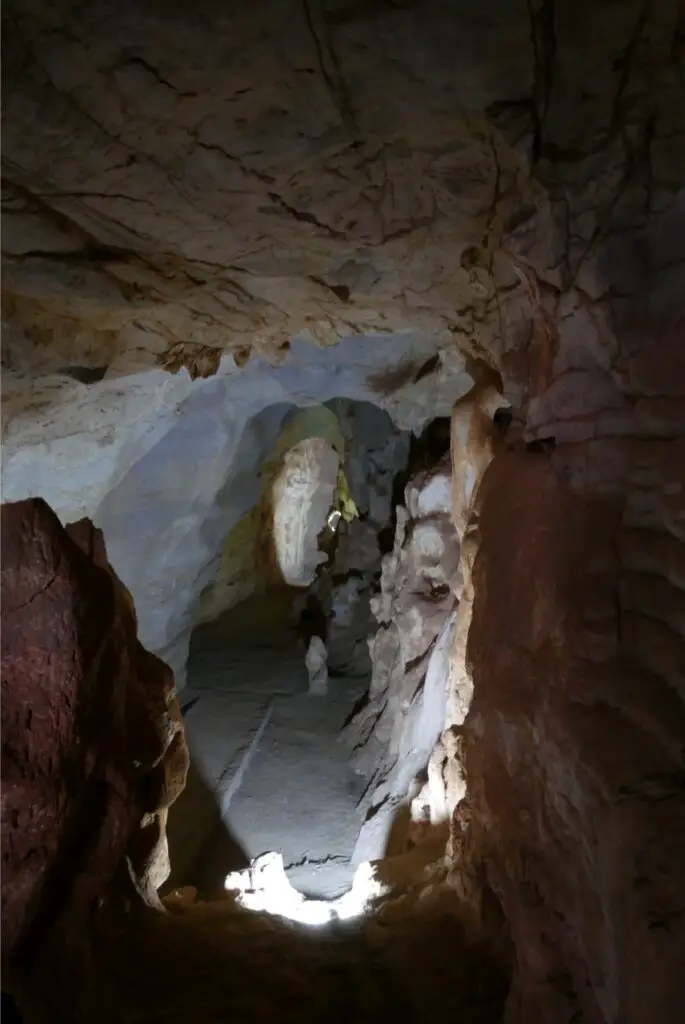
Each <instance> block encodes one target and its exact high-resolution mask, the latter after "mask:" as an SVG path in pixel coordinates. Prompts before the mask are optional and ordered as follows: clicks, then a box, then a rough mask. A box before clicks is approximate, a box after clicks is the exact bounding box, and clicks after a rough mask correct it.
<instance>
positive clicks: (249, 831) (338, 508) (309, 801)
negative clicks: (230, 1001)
mask: <svg viewBox="0 0 685 1024" xmlns="http://www.w3.org/2000/svg"><path fill="white" fill-rule="evenodd" d="M267 427H268V429H267ZM257 435H259V436H260V437H261V438H262V443H261V445H260V447H259V449H257V448H256V446H255V444H254V442H253V440H248V439H246V438H245V437H243V439H242V440H241V441H240V442H239V444H238V448H237V450H236V456H235V458H234V462H233V469H232V472H231V476H230V477H229V479H227V481H226V484H225V486H222V487H221V488H220V489H219V499H218V500H219V503H220V506H221V508H222V509H223V510H224V514H225V515H226V519H227V520H228V521H229V522H230V523H233V525H232V527H231V528H230V529H229V530H228V532H227V533H225V534H224V537H223V540H221V539H219V534H218V530H217V531H216V532H215V533H214V536H215V537H216V540H215V544H216V545H217V548H218V553H217V556H216V557H215V558H214V560H213V563H212V564H213V570H212V578H210V579H209V580H208V582H207V584H206V585H205V587H204V589H203V592H202V594H201V595H200V598H199V602H198V604H197V615H196V625H195V629H194V630H193V633H192V637H191V641H190V655H189V659H188V666H187V683H186V687H185V689H184V691H183V693H182V707H183V708H184V713H185V722H186V729H187V735H188V740H189V746H190V751H191V756H192V758H193V762H194V769H193V771H194V772H195V773H196V774H197V778H196V779H195V783H194V785H192V786H190V787H188V791H187V792H186V793H185V794H184V795H183V796H182V798H181V799H180V800H179V801H178V803H177V804H176V805H174V807H173V808H172V811H171V816H170V821H169V837H170V847H171V854H172V858H171V859H172V865H173V866H174V871H173V875H172V878H171V880H170V885H171V886H172V887H174V886H177V885H179V884H181V883H184V882H186V881H189V880H191V879H192V880H193V882H194V884H199V885H200V887H201V888H202V887H203V886H204V887H206V889H207V890H211V888H212V887H213V886H214V885H215V884H216V882H217V880H219V879H223V876H224V875H225V874H226V873H227V872H228V871H230V870H233V869H235V868H239V867H242V866H244V864H243V863H241V859H240V854H241V853H242V854H244V857H245V858H248V859H249V858H252V857H255V856H257V855H259V854H261V853H263V852H264V850H272V849H273V850H277V851H279V852H280V853H281V854H282V855H283V858H284V864H285V870H286V874H287V876H288V878H289V879H290V881H291V882H292V883H293V884H294V885H296V887H297V888H298V889H300V890H301V891H303V892H306V893H308V894H311V895H314V896H319V897H323V896H325V897H332V896H336V895H338V894H340V893H341V892H343V891H345V890H346V889H347V888H349V885H350V882H351V879H352V876H353V873H354V865H353V863H352V855H353V852H354V848H355V845H356V842H357V838H358V835H359V829H360V827H361V823H362V818H363V810H362V808H361V807H360V804H359V801H360V797H361V795H362V792H363V789H364V787H365V785H366V782H365V780H364V778H363V777H362V776H361V775H358V774H355V772H354V771H353V770H352V769H351V767H350V763H349V752H348V750H347V749H346V747H345V745H344V744H342V743H340V742H338V740H339V737H340V731H341V729H342V726H343V724H344V722H345V721H346V720H347V719H348V718H349V717H350V715H351V713H352V712H353V710H354V708H355V707H356V706H357V705H358V704H359V702H360V700H361V699H362V698H363V697H364V696H365V695H366V693H367V691H368V687H369V683H370V679H371V674H372V663H371V657H370V653H369V644H370V642H371V641H372V638H373V635H374V634H375V632H376V630H377V628H378V620H377V617H376V615H375V614H374V602H375V601H376V600H377V598H378V595H379V594H380V578H381V567H382V562H383V557H384V555H386V554H387V552H388V548H387V533H388V530H390V531H391V532H393V531H394V524H395V519H396V507H397V502H398V500H400V501H401V500H404V497H403V487H402V486H399V488H398V481H400V484H401V482H402V481H405V480H406V473H407V468H408V460H409V451H410V434H409V433H408V432H406V431H402V430H400V429H399V428H398V427H397V426H396V425H395V424H394V423H393V421H392V419H391V418H390V416H389V415H388V414H387V413H386V412H384V411H382V410H381V409H379V408H377V407H376V406H374V405H372V404H371V403H367V402H359V401H354V400H350V399H343V398H340V399H338V398H336V399H332V400H330V401H328V402H326V403H324V404H322V405H320V406H313V407H309V408H305V409H297V408H296V407H294V406H290V407H288V408H286V407H279V408H278V410H277V411H275V410H272V411H269V410H265V411H264V412H263V413H261V414H260V417H259V421H258V422H257V421H254V420H253V421H251V424H250V428H249V437H250V438H254V437H255V436H257ZM248 450H249V453H250V461H249V463H248V455H247V452H248ZM243 453H244V454H243ZM236 464H238V465H243V466H244V467H245V472H246V473H248V472H249V474H250V475H251V477H252V478H254V479H255V480H257V481H258V487H257V488H256V489H255V488H253V503H252V504H251V506H250V507H249V508H244V503H243V505H242V506H241V509H242V514H241V516H240V518H236V514H235V511H234V512H231V508H233V506H234V502H235V497H236V495H235V487H236V483H235V466H236ZM248 466H249V468H248ZM216 517H217V514H216V513H215V512H213V513H212V515H211V516H210V519H212V521H215V520H216V526H218V519H217V518H216ZM212 529H215V527H212ZM390 548H392V541H391V543H390ZM207 790H209V791H211V793H212V795H213V798H214V799H213V801H210V800H209V799H208V797H207ZM213 804H214V805H216V807H218V809H219V817H220V819H221V824H222V825H223V828H221V827H220V823H219V822H218V821H217V815H216V807H214V806H213ZM225 833H228V834H229V835H230V837H231V840H232V842H231V843H228V842H227V841H226V835H225Z"/></svg>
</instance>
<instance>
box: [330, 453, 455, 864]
mask: <svg viewBox="0 0 685 1024" xmlns="http://www.w3.org/2000/svg"><path fill="white" fill-rule="evenodd" d="M450 495H451V471H450V460H449V457H446V458H445V459H443V460H442V462H441V463H439V464H438V465H437V466H435V467H433V468H432V469H431V470H426V471H421V472H420V473H419V474H417V475H416V476H414V477H412V478H411V479H410V481H409V483H408V484H407V487H406V489H405V505H404V506H399V507H398V509H397V526H396V531H395V542H394V547H393V550H392V552H391V553H390V554H389V555H386V557H385V558H384V560H383V569H382V576H381V592H380V594H379V595H378V596H377V597H375V598H374V599H373V601H372V610H373V612H374V614H375V616H376V619H377V621H378V629H377V632H376V633H375V635H374V636H373V638H372V639H371V641H370V645H369V649H370V653H371V662H372V666H373V674H372V679H371V686H370V690H369V696H368V701H367V703H366V704H365V706H364V707H363V708H362V709H361V710H360V711H359V713H358V714H357V715H356V716H355V718H354V719H353V720H352V722H351V723H350V725H349V726H348V728H347V730H346V739H347V741H348V742H349V743H350V744H351V746H352V747H353V749H354V752H355V753H354V763H355V766H356V769H357V770H358V771H359V772H360V773H361V774H363V775H366V776H367V777H368V783H369V785H368V787H367V792H366V797H365V805H366V807H367V808H368V810H369V815H368V820H367V822H366V824H365V825H364V828H363V829H362V834H361V837H360V841H359V844H358V849H357V854H356V856H357V859H358V860H364V859H373V858H374V857H379V856H382V854H383V853H384V852H385V849H386V846H387V843H388V840H389V837H390V830H391V825H392V822H393V819H394V818H395V817H396V816H397V815H398V814H399V813H400V811H401V806H402V805H403V804H404V803H406V801H407V795H408V791H409V786H410V783H411V782H412V780H413V778H414V777H415V776H416V775H417V774H419V773H420V772H422V771H424V769H425V768H426V764H427V762H428V759H429V755H430V753H431V751H432V749H433V746H434V744H435V742H436V740H437V739H438V736H439V734H440V732H441V731H442V730H443V728H444V724H445V720H446V716H447V702H448V693H450V691H451V690H452V689H453V687H451V686H450V668H451V659H450V657H449V652H450V649H451V646H452V643H453V639H454V626H455V614H454V613H455V606H456V604H457V601H458V598H459V594H460V590H461V583H460V576H459V572H458V565H459V543H458V541H457V536H456V533H455V530H454V527H453V525H452V520H451V497H450ZM467 706H468V701H466V704H465V707H464V713H465V710H466V707H467ZM462 718H463V715H462Z"/></svg>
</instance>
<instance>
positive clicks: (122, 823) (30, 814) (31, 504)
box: [2, 500, 188, 1019]
mask: <svg viewBox="0 0 685 1024" xmlns="http://www.w3.org/2000/svg"><path fill="white" fill-rule="evenodd" d="M187 770H188V750H187V747H186V743H185V735H184V730H183V725H182V721H181V713H180V710H179V707H178V704H177V702H176V699H175V697H174V694H173V678H172V676H171V673H170V672H169V670H168V668H167V667H166V665H164V664H162V662H160V661H159V660H158V659H157V658H155V657H153V656H152V655H151V654H149V653H148V652H147V651H145V650H144V649H143V648H142V647H141V645H140V644H139V643H138V640H137V638H136V619H135V611H134V609H133V605H132V602H131V598H130V595H129V594H128V593H127V592H126V591H125V589H124V588H123V587H122V585H121V583H120V582H119V580H117V578H116V576H115V575H114V574H113V573H112V571H111V569H110V567H109V564H108V561H107V555H106V552H105V547H104V544H103V541H102V535H101V534H100V533H99V531H97V530H94V528H93V526H92V523H90V522H88V521H87V520H82V521H81V522H79V523H77V524H74V525H72V526H71V527H69V529H68V530H64V529H63V527H62V526H61V525H60V523H59V520H58V519H57V517H56V516H55V515H54V513H53V512H52V510H51V509H50V508H49V507H48V506H47V505H46V504H45V503H44V502H42V501H40V500H37V501H25V502H18V503H13V504H4V505H3V506H2V775H3V779H2V783H3V786H2V789H3V792H2V935H3V944H2V958H3V960H2V962H3V989H5V990H9V991H12V990H15V991H18V992H20V993H21V994H22V995H23V996H24V997H26V998H27V999H28V1004H29V1005H30V1004H31V1000H32V975H33V972H34V970H37V971H39V970H40V968H39V964H40V965H42V966H43V967H45V964H46V962H49V961H50V960H51V959H53V958H55V957H58V958H60V959H62V958H64V959H63V965H64V966H65V968H66V971H67V974H69V973H70V972H71V970H72V969H73V970H74V971H75V973H76V975H78V974H79V972H80V970H81V969H82V967H83V958H84V957H86V956H87V955H88V953H89V948H88V943H87V941H86V937H87V936H88V935H89V933H90V931H91V927H92V923H93V920H94V919H95V918H96V917H97V915H98V914H99V913H100V911H102V910H103V908H104V907H106V906H110V907H111V905H112V901H114V903H115V904H117V903H118V902H121V901H123V900H124V899H125V898H126V897H127V896H128V898H129V899H130V898H131V897H132V896H137V897H138V898H140V897H143V898H144V899H145V900H146V901H147V902H148V903H154V902H155V901H156V896H155V892H156V890H157V888H158V887H159V886H160V885H161V884H162V883H163V882H164V880H165V879H166V877H167V875H168V873H169V859H168V851H167V846H166V816H167V811H168V808H169V806H170V805H171V803H172V802H173V801H174V800H175V799H176V797H177V796H178V794H179V793H180V791H181V790H182V788H183V786H184V784H185V778H186V773H187ZM132 882H133V884H134V885H135V893H134V889H133V887H132V885H131V883H132ZM70 960H71V961H72V964H71V965H69V961H70ZM44 980H45V979H43V981H44ZM60 983H62V984H65V986H66V987H68V981H67V978H66V977H65V976H62V977H61V978H60ZM38 1019H42V1018H38Z"/></svg>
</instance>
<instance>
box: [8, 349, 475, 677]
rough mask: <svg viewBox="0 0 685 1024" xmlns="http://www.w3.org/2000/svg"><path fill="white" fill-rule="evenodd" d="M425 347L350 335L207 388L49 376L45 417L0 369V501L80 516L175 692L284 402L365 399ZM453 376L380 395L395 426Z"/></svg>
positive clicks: (254, 494) (410, 419) (148, 378)
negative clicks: (0, 415)
mask: <svg viewBox="0 0 685 1024" xmlns="http://www.w3.org/2000/svg"><path fill="white" fill-rule="evenodd" d="M435 344H436V342H435V339H426V338H421V337H419V336H416V335H411V336H406V337H393V336H389V337H378V338H375V339H369V338H356V339H355V338H350V339H347V340H346V341H345V342H342V343H341V345H340V346H338V349H324V350H321V349H316V348H312V346H311V345H308V344H305V343H304V342H303V343H300V344H297V343H293V346H292V351H291V356H290V359H289V360H288V362H287V363H285V364H284V365H283V366H281V367H277V368H272V367H269V366H268V365H266V364H265V363H260V362H255V363H254V364H252V363H251V364H250V365H248V366H247V367H245V369H244V370H243V371H242V372H240V373H237V372H233V373H228V372H226V373H223V374H219V375H218V376H217V377H214V378H212V379H211V380H198V381H195V382H192V381H190V379H189V378H188V377H187V375H185V374H184V375H182V376H181V377H174V376H170V375H169V374H165V373H162V372H161V371H156V372H155V373H152V374H141V375H136V376H131V377H127V378H126V382H123V381H122V379H121V378H117V379H116V380H112V381H107V380H105V381H103V382H102V383H101V384H99V385H88V386H86V385H83V384H77V383H74V382H71V384H66V385H64V384H57V383H56V382H55V381H53V384H54V388H55V389H56V391H57V392H58V393H59V396H60V397H59V400H57V399H55V404H51V405H50V408H49V409H48V408H47V407H43V412H40V410H34V409H33V408H31V407H30V403H29V398H30V396H31V395H33V396H34V397H35V386H36V385H34V384H31V385H30V386H31V388H32V389H34V390H32V391H31V392H27V391H26V390H25V388H26V386H28V382H26V381H25V382H24V384H21V383H20V382H19V383H17V384H16V385H15V386H13V385H12V383H11V380H10V379H9V377H10V375H9V374H6V375H4V377H3V410H4V413H5V414H6V415H7V417H8V419H9V423H8V426H7V434H6V435H5V439H4V441H3V491H4V496H5V497H6V498H8V499H10V498H20V497H25V496H27V495H31V494H41V495H43V496H44V497H45V498H46V499H47V500H48V501H49V502H50V504H51V505H52V506H53V507H54V508H55V510H56V511H57V512H58V514H59V515H60V517H61V518H62V520H63V521H69V520H70V519H76V518H80V517H81V516H82V515H84V514H88V515H89V516H91V518H93V519H94V520H95V521H96V522H97V524H98V525H99V526H100V527H101V528H102V529H103V530H104V533H105V536H106V538H107V546H108V551H109V555H110V559H111V561H112V564H113V566H114V567H115V569H116V572H117V574H118V576H119V577H120V578H121V579H122V580H123V581H124V582H125V583H126V585H127V587H128V588H129V590H130V591H131V594H132V595H133V598H134V600H135V604H136V609H137V611H138V617H139V622H140V635H141V641H142V642H143V643H144V644H145V646H146V647H147V648H148V649H149V650H151V651H152V652H154V653H157V654H158V655H159V656H160V657H162V658H163V660H164V661H166V662H167V663H168V664H169V665H171V667H172V669H173V671H174V676H175V678H176V682H177V685H182V684H183V681H184V677H185V662H186V657H187V651H188V642H189V639H190V633H191V631H192V628H193V626H194V624H195V623H196V621H197V616H198V613H199V611H200V597H201V594H202V592H203V591H204V590H205V588H206V587H207V585H208V584H210V583H211V582H212V581H213V580H214V579H215V576H216V573H217V569H218V563H219V560H220V557H221V551H222V546H223V544H224V543H225V540H226V537H227V535H230V534H231V531H232V530H233V529H234V528H235V527H236V525H237V524H239V523H240V522H241V521H242V520H243V518H244V517H245V516H246V515H248V514H249V513H250V511H251V510H252V509H254V508H255V506H256V505H258V503H259V500H260V495H261V493H262V483H263V480H262V479H261V478H260V473H259V469H260V465H261V466H263V465H264V461H265V460H268V459H269V458H270V457H271V456H272V455H273V452H274V448H275V447H276V446H277V444H278V441H279V438H280V437H281V436H282V435H283V433H284V432H285V431H286V430H287V427H288V423H289V421H290V418H291V417H293V412H294V407H295V406H297V405H311V404H313V403H314V404H317V405H318V404H319V403H323V402H328V401H330V400H331V399H332V398H334V397H335V396H336V395H341V394H344V395H347V396H349V397H350V398H352V399H356V400H359V401H363V402H366V403H370V402H373V401H376V400H377V396H376V393H375V392H374V390H373V388H372V387H371V386H370V385H369V384H368V383H367V378H368V377H370V376H373V373H374V372H380V370H381V369H382V368H385V367H387V366H388V365H389V364H390V365H391V364H392V363H393V361H394V360H398V361H399V362H404V361H406V360H407V359H408V358H409V357H410V356H411V354H412V353H413V354H414V355H416V353H417V352H418V353H421V356H420V358H421V359H424V358H426V357H427V356H429V355H430V354H431V352H433V353H434V351H435ZM461 370H463V361H461V362H460V361H459V360H457V361H456V363H455V364H454V365H452V366H451V367H450V369H449V371H448V372H446V373H445V374H444V375H443V377H442V378H441V379H440V380H437V381H436V380H435V379H431V378H423V379H422V380H421V381H419V382H418V383H416V384H412V383H411V382H409V383H408V384H407V386H406V387H404V388H402V389H400V391H399V392H397V393H396V394H395V395H394V396H391V397H386V398H383V399H378V400H379V401H382V402H383V404H384V405H385V407H386V408H388V409H389V411H391V412H392V413H393V415H394V416H396V417H397V420H398V422H399V424H400V425H401V426H403V427H404V428H412V427H420V426H421V424H422V423H423V422H424V420H425V419H426V418H429V417H430V416H432V415H433V409H434V408H435V407H436V403H437V407H438V408H442V409H443V411H444V412H445V413H446V412H448V411H449V407H450V405H451V402H452V401H453V397H454V394H455V391H456V393H461V392H462V391H464V390H466V388H467V387H468V386H469V382H470V378H469V377H468V376H467V375H466V374H464V373H462V372H461ZM146 382H147V383H146ZM148 386H149V387H150V388H152V390H151V391H150V390H146V388H148ZM51 387H52V385H51ZM167 400H168V404H166V403H167ZM305 411H309V410H305ZM405 417H406V418H405ZM105 421H106V422H107V423H108V424H109V426H108V427H107V429H105V426H104V425H103V424H104V422H105ZM103 431H104V433H105V434H107V436H108V438H109V440H108V441H107V443H106V444H104V445H103V444H102V438H103V436H104V435H103ZM108 431H109V433H108ZM110 441H111V443H110Z"/></svg>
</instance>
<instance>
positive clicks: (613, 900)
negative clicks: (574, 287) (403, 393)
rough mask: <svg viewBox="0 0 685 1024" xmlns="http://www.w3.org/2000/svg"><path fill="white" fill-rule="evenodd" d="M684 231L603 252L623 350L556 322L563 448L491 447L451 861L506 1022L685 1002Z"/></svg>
mask: <svg viewBox="0 0 685 1024" xmlns="http://www.w3.org/2000/svg"><path fill="white" fill-rule="evenodd" d="M682 238H683V236H682V204H681V205H680V206H676V207H675V208H674V209H673V211H672V212H671V213H670V214H669V215H667V216H664V217H662V218H659V219H656V220H655V221H654V222H653V223H652V224H651V225H649V226H648V227H647V228H646V229H645V230H642V231H639V232H635V234H634V235H633V236H626V237H625V239H624V245H625V251H624V252H623V257H624V258H625V256H626V255H627V253H631V254H632V257H633V258H634V263H633V264H632V271H631V273H632V274H634V277H633V279H632V282H629V281H628V280H627V278H626V275H625V271H626V263H625V262H624V261H623V260H618V259H617V260H616V261H615V262H613V263H610V262H606V264H605V272H606V274H607V278H608V282H609V285H608V291H607V294H606V297H605V299H604V305H605V306H606V309H607V311H610V312H611V317H609V316H608V315H607V316H606V319H605V320H604V325H605V327H604V329H605V331H606V332H607V333H606V334H605V337H606V338H607V339H608V338H611V347H612V359H611V366H610V367H607V368H606V369H601V368H599V367H598V366H597V365H596V363H595V359H596V357H597V350H596V349H594V348H593V346H594V343H595V340H596V336H595V335H594V334H593V333H592V332H589V333H582V334H579V333H575V332H572V333H570V334H569V333H568V324H567V323H566V326H565V322H564V321H563V320H561V322H558V321H556V320H552V321H551V322H552V323H553V324H554V325H556V327H558V335H559V337H558V342H559V347H558V351H557V354H556V356H555V360H554V362H553V363H552V364H551V366H550V371H551V380H550V381H548V382H547V383H545V384H544V385H543V386H542V388H541V391H540V393H538V394H533V395H532V397H531V401H530V403H529V406H528V417H529V421H530V423H529V429H530V430H531V432H532V433H534V434H535V436H537V437H545V436H550V435H552V434H553V435H555V436H556V439H557V445H556V448H554V449H553V450H552V449H550V450H549V451H548V452H547V453H546V454H545V453H535V452H533V451H528V452H526V453H522V452H512V453H510V454H500V455H498V456H497V457H496V458H495V460H494V462H493V463H492V465H491V467H490V469H489V470H488V471H487V473H486V476H485V479H484V482H483V485H482V488H481V492H480V497H479V500H478V502H477V504H478V506H479V507H478V509H477V510H476V511H477V515H476V517H475V521H474V522H473V523H472V526H473V529H474V542H473V545H472V551H476V550H477V554H476V556H475V561H473V562H472V564H473V575H472V584H473V619H472V622H471V628H470V631H469V635H468V647H467V657H466V670H467V673H468V674H469V675H470V677H471V679H472V682H473V688H474V697H473V704H472V708H471V712H470V714H469V717H468V718H467V721H466V730H465V743H464V748H463V753H464V759H465V766H466V774H467V783H468V799H467V801H466V802H465V803H464V804H463V805H462V806H461V807H460V808H458V812H457V814H456V815H455V819H454V830H453V843H454V845H453V852H454V853H456V854H457V857H458V859H457V864H458V869H457V870H456V872H455V880H456V884H457V885H458V887H462V886H463V887H464V890H463V891H465V892H466V893H467V894H469V893H470V895H471V896H473V895H474V893H477V894H478V895H477V896H476V897H475V898H476V900H477V901H478V900H482V899H483V898H484V896H483V894H484V893H485V894H486V895H487V893H488V892H490V894H492V892H494V893H495V895H496V897H497V899H498V900H499V903H500V904H501V910H502V911H503V915H504V917H503V918H502V916H501V914H500V926H501V922H502V921H503V920H506V922H507V924H506V930H507V931H508V933H509V934H510V937H511V940H512V941H513V947H514V949H515V963H516V972H515V978H514V986H513V990H512V994H511V997H510V1000H509V1006H508V1015H507V1020H508V1021H512V1022H518V1021H522V1022H523V1021H532V1020H539V1019H543V1020H555V1021H574V1022H575V1021H583V1022H584V1021H588V1022H590V1021H595V1020H602V1021H607V1022H616V1024H618V1022H619V1021H620V1022H630V1024H633V1022H635V1024H638V1022H642V1021H645V1020H651V1019H658V1020H663V1021H669V1022H670V1021H673V1022H675V1021H677V1020H680V1019H681V1017H682V1006H683V998H684V996H685V987H684V983H683V978H682V971H681V969H680V966H679V965H680V964H682V962H683V958H684V956H685V929H684V927H683V916H682V906H683V897H684V895H685V891H684V889H683V875H682V863H683V857H684V854H685V828H684V827H683V822H684V821H685V789H684V788H683V770H684V768H685V708H684V707H683V700H684V697H685V683H684V680H685V659H684V652H685V643H684V637H685V629H684V628H683V619H682V607H683V583H684V582H685V577H684V576H683V551H684V550H685V547H684V546H683V540H684V539H685V530H684V529H683V518H684V517H683V510H684V507H685V506H684V495H685V459H684V458H683V436H684V435H685V416H683V404H682V402H683V395H685V375H684V374H683V369H682V364H681V361H680V351H681V339H682V326H683V319H682V299H681V294H682V291H681V286H680V285H679V284H678V277H677V275H674V273H673V268H674V266H677V263H678V261H679V260H682V256H683V252H682ZM614 251H615V250H614ZM638 254H639V260H640V261H642V263H641V264H640V263H638ZM605 256H606V257H607V258H608V253H605ZM626 292H628V293H629V294H628V295H627V294H626ZM609 324H611V325H612V327H613V329H614V331H615V333H613V334H611V335H610V334H609V333H608V330H609V326H608V325H609ZM569 367H578V369H572V368H569ZM657 410H659V411H658V412H657ZM667 410H668V412H667ZM503 510H506V513H505V514H503ZM502 581H506V585H504V586H503V585H502ZM569 864H572V865H573V870H572V871H569ZM469 878H470V882H469ZM495 902H496V901H495Z"/></svg>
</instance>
